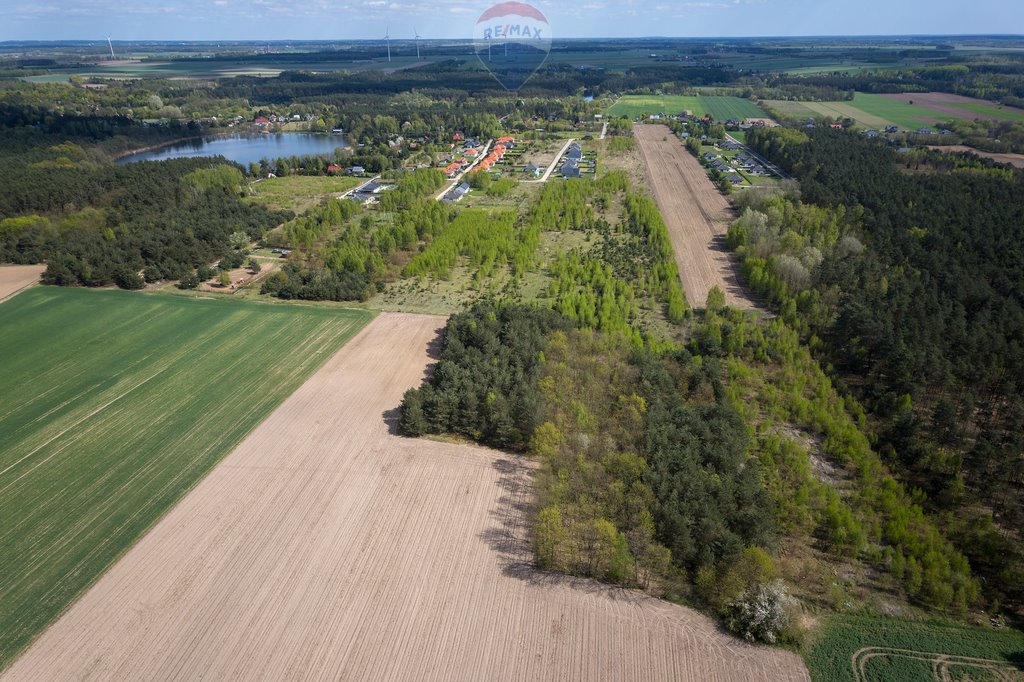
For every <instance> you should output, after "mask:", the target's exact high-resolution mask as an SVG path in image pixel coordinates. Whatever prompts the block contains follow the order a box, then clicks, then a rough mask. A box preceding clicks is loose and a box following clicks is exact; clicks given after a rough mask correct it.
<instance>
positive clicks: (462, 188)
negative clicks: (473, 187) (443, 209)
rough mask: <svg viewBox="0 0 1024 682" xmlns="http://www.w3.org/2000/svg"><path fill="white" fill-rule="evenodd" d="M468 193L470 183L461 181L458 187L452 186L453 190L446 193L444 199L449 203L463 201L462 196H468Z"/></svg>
mask: <svg viewBox="0 0 1024 682" xmlns="http://www.w3.org/2000/svg"><path fill="white" fill-rule="evenodd" d="M468 193H469V184H468V183H465V182H463V183H460V184H459V185H458V186H457V187H454V188H452V189H451V191H449V192H448V193H447V194H445V195H444V199H442V201H444V202H445V203H448V204H453V203H455V202H456V201H462V197H464V196H466V194H468Z"/></svg>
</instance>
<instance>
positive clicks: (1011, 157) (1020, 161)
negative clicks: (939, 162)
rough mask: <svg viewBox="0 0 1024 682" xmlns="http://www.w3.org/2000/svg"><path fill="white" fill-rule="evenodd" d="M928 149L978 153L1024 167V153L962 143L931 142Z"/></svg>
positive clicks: (987, 157)
mask: <svg viewBox="0 0 1024 682" xmlns="http://www.w3.org/2000/svg"><path fill="white" fill-rule="evenodd" d="M928 149H937V150H939V151H940V152H949V153H954V152H970V153H971V154H977V155H978V156H981V157H984V158H986V159H992V160H993V161H998V162H999V163H1008V164H1010V165H1011V166H1016V167H1017V168H1024V154H1001V153H998V152H985V151H982V150H980V149H975V148H974V147H967V146H965V145H962V144H951V145H945V146H939V145H934V144H930V145H928Z"/></svg>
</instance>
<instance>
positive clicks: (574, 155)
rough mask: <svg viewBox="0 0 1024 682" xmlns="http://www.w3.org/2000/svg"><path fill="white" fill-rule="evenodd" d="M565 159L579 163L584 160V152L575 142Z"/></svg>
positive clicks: (570, 146)
mask: <svg viewBox="0 0 1024 682" xmlns="http://www.w3.org/2000/svg"><path fill="white" fill-rule="evenodd" d="M565 158H567V159H573V160H575V161H579V160H580V159H582V158H583V150H582V149H581V148H580V146H579V145H578V144H576V143H575V142H573V143H572V144H571V145H569V151H567V152H566V153H565Z"/></svg>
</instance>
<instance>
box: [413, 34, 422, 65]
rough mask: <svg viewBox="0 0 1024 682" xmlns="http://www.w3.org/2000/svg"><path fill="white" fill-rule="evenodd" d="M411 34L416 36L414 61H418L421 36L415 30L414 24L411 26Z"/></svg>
mask: <svg viewBox="0 0 1024 682" xmlns="http://www.w3.org/2000/svg"><path fill="white" fill-rule="evenodd" d="M412 34H413V36H415V38H416V61H419V59H420V38H421V36H420V34H419V33H418V32H417V31H416V27H415V26H413V27H412Z"/></svg>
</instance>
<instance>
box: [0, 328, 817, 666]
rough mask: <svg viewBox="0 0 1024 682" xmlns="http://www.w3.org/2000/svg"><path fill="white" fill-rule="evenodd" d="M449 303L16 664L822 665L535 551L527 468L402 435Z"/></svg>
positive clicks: (328, 368) (284, 417) (294, 406)
mask: <svg viewBox="0 0 1024 682" xmlns="http://www.w3.org/2000/svg"><path fill="white" fill-rule="evenodd" d="M442 324H443V318H438V317H428V316H417V315H407V314H397V313H395V314H389V313H383V314H381V315H379V316H378V317H377V318H376V319H375V320H374V321H373V322H372V323H370V325H369V326H367V327H366V328H365V329H364V330H363V331H362V332H361V333H360V334H359V335H358V336H356V337H355V338H354V339H353V340H352V341H351V342H349V344H348V345H347V346H346V347H345V348H343V349H342V350H341V351H340V352H339V353H338V354H337V355H336V356H335V357H334V358H332V359H331V360H330V361H329V362H328V364H327V365H325V366H324V368H323V369H322V370H321V371H320V372H318V373H317V374H316V375H314V376H313V377H312V378H311V379H310V380H309V381H308V382H306V383H305V384H304V385H303V386H302V387H301V388H300V389H299V390H298V391H297V392H296V393H294V394H293V395H292V396H291V397H290V398H288V400H286V401H285V402H284V403H283V404H282V405H281V406H280V407H279V408H278V409H277V410H276V411H275V412H274V413H273V414H272V415H271V416H270V417H269V418H268V419H267V421H265V422H264V423H263V424H261V425H260V426H259V427H258V428H257V429H256V430H255V431H254V432H253V433H252V434H251V435H250V436H249V437H248V438H247V439H246V440H245V441H243V442H242V444H241V445H240V446H239V447H238V449H237V450H235V451H234V452H233V453H232V454H230V455H229V456H228V457H227V458H226V459H225V460H224V461H223V462H222V463H221V464H220V465H218V466H217V467H216V468H215V469H214V470H213V471H212V472H211V473H210V475H209V476H208V477H207V478H206V479H204V480H203V481H202V482H201V483H200V484H199V485H198V486H197V487H196V488H195V489H194V490H193V491H192V492H191V493H189V494H188V495H187V496H186V497H185V498H184V499H183V500H182V502H181V503H180V504H179V505H178V506H177V507H175V508H174V509H173V510H172V511H171V512H170V513H169V514H168V515H167V516H166V517H165V518H164V519H163V520H162V521H160V522H159V523H158V524H157V525H156V526H155V527H154V528H153V530H152V531H151V532H150V533H148V534H147V535H146V536H145V537H144V538H143V539H142V540H141V541H140V542H139V543H138V544H137V545H136V546H135V547H134V548H132V549H131V550H129V552H128V553H127V554H126V555H125V556H124V557H123V558H122V559H121V560H120V561H119V562H118V563H117V564H116V565H115V566H114V567H113V568H112V569H111V570H110V571H109V572H108V573H107V574H106V575H104V576H103V577H102V578H101V579H100V580H99V581H98V582H97V584H96V585H95V586H93V588H92V589H90V590H89V591H88V592H87V593H86V594H85V595H84V596H83V597H82V598H81V599H80V600H79V601H78V602H77V603H76V604H75V605H73V606H72V607H71V609H69V610H68V611H67V612H66V613H65V614H64V615H63V616H62V617H61V618H60V619H59V620H58V621H57V622H56V623H55V624H54V625H53V626H52V627H50V629H49V630H47V631H46V632H45V633H44V634H43V635H42V636H41V637H40V639H38V640H37V641H36V642H35V643H34V644H33V645H32V646H31V647H30V648H29V650H28V651H27V652H26V653H25V654H24V655H22V656H21V658H19V659H18V660H17V661H15V662H14V664H13V665H12V666H11V668H10V669H9V670H8V671H7V672H6V674H4V675H2V676H0V677H2V679H3V680H52V679H125V680H127V679H131V680H139V679H142V680H152V679H180V680H193V679H209V680H229V679H230V680H275V681H276V680H292V679H332V680H339V679H340V680H359V681H363V680H467V681H469V680H472V681H479V680H531V681H532V680H588V681H589V680H631V679H635V680H723V681H724V680H737V679H741V680H806V679H807V674H806V671H805V669H804V666H803V664H802V662H801V661H800V659H799V658H798V657H797V656H796V655H795V654H792V653H790V652H787V651H781V650H777V649H766V648H760V647H754V646H751V645H748V644H745V643H744V642H741V641H739V640H736V639H733V638H731V637H729V636H727V635H724V634H722V632H721V631H719V629H718V628H717V627H716V626H715V624H714V623H713V622H712V621H710V620H709V619H707V618H705V617H703V616H701V615H699V614H697V613H695V612H693V611H691V610H689V609H685V608H682V607H679V606H675V605H672V604H669V603H666V602H662V601H658V600H655V599H652V598H650V597H648V596H646V595H644V594H642V593H639V592H635V591H630V590H621V589H611V588H608V587H605V586H601V585H598V584H596V583H593V582H591V581H587V580H575V579H570V578H565V577H562V576H549V575H546V574H540V573H538V572H536V571H535V570H534V569H533V568H532V567H531V566H530V563H529V551H528V545H527V543H526V541H525V518H524V511H525V509H526V507H527V505H528V503H529V499H530V495H531V491H530V487H529V475H528V473H529V468H528V466H527V465H525V464H524V462H523V461H522V460H521V459H519V458H517V457H514V456H510V455H506V454H503V453H499V452H494V451H491V450H486V449H483V448H477V447H472V446H466V445H454V444H447V443H440V442H433V441H422V440H410V439H404V438H400V437H398V436H396V435H393V434H392V433H391V432H390V430H389V424H393V421H394V418H395V416H396V414H395V409H394V408H395V407H396V406H397V405H398V403H399V401H400V399H401V395H402V393H403V391H404V390H405V389H406V388H408V387H410V386H414V385H416V384H417V383H418V382H419V381H420V380H421V378H422V377H423V376H424V372H425V370H426V368H427V363H428V362H429V357H428V349H430V348H431V347H432V346H434V345H436V338H437V336H436V332H437V330H438V328H439V327H440V326H441V325H442Z"/></svg>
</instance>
